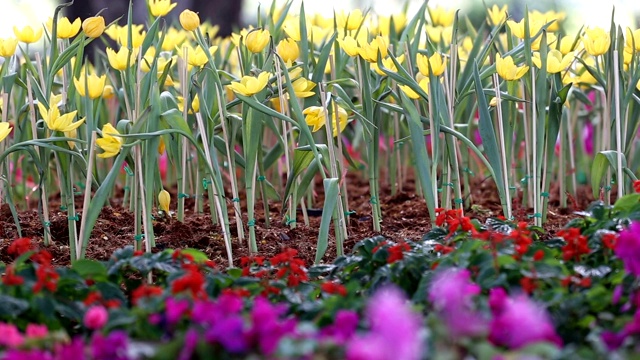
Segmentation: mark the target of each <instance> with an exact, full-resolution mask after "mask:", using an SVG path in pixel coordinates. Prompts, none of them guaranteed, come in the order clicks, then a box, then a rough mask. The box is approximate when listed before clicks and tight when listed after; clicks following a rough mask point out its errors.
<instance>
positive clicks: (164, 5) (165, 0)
mask: <svg viewBox="0 0 640 360" xmlns="http://www.w3.org/2000/svg"><path fill="white" fill-rule="evenodd" d="M177 5H178V4H172V3H171V0H149V11H150V12H151V15H153V16H155V17H158V16H165V15H167V14H168V13H169V12H170V11H171V10H173V8H174V7H176V6H177Z"/></svg>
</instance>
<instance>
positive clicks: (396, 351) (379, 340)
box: [347, 287, 424, 360]
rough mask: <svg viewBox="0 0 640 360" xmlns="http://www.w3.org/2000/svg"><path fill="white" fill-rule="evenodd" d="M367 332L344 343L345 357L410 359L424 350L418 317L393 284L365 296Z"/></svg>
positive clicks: (378, 359) (387, 359) (390, 359)
mask: <svg viewBox="0 0 640 360" xmlns="http://www.w3.org/2000/svg"><path fill="white" fill-rule="evenodd" d="M366 317H367V320H368V321H369V324H370V326H371V329H370V332H369V333H368V334H365V335H362V336H356V337H354V338H353V339H352V340H351V341H349V343H348V344H347V359H348V360H365V359H366V360H398V359H403V360H414V359H420V358H422V356H423V353H424V345H423V341H422V335H421V330H422V318H421V316H419V315H418V314H416V313H414V312H413V311H412V309H411V305H410V304H409V303H407V300H406V299H405V297H404V294H403V293H402V292H401V291H400V290H399V289H397V288H394V287H387V288H383V289H381V290H378V291H377V292H376V293H375V294H374V296H373V297H372V298H371V299H370V300H369V302H368V304H367V309H366Z"/></svg>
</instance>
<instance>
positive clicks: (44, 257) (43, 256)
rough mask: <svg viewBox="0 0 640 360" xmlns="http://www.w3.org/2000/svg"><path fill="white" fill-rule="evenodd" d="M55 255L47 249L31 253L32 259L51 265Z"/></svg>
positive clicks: (37, 262)
mask: <svg viewBox="0 0 640 360" xmlns="http://www.w3.org/2000/svg"><path fill="white" fill-rule="evenodd" d="M51 260H53V256H51V254H50V253H49V252H48V251H47V250H40V251H38V252H37V253H35V254H33V255H31V261H33V262H34V263H36V264H39V265H42V266H50V265H51Z"/></svg>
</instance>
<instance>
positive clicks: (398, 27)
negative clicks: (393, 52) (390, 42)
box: [378, 13, 407, 36]
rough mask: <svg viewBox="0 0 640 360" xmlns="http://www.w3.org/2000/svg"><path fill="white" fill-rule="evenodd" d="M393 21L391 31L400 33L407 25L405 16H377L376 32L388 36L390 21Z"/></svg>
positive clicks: (401, 14)
mask: <svg viewBox="0 0 640 360" xmlns="http://www.w3.org/2000/svg"><path fill="white" fill-rule="evenodd" d="M392 19H393V31H395V33H396V34H398V33H400V31H402V29H404V27H405V25H407V15H405V14H403V13H400V14H394V15H391V16H380V15H379V16H378V31H379V32H380V35H382V36H389V34H390V33H391V20H392Z"/></svg>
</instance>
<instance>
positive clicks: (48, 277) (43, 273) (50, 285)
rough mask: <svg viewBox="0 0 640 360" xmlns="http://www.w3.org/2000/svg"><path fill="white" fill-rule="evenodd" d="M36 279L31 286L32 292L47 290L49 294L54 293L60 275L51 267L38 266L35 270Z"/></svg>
mask: <svg viewBox="0 0 640 360" xmlns="http://www.w3.org/2000/svg"><path fill="white" fill-rule="evenodd" d="M36 278H37V279H38V281H37V282H36V284H35V285H34V286H33V292H34V293H39V292H40V291H42V289H47V290H49V291H50V292H55V291H56V288H57V287H58V279H59V278H60V275H59V274H58V273H57V272H56V269H55V268H54V267H53V266H51V265H40V266H38V269H36Z"/></svg>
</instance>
